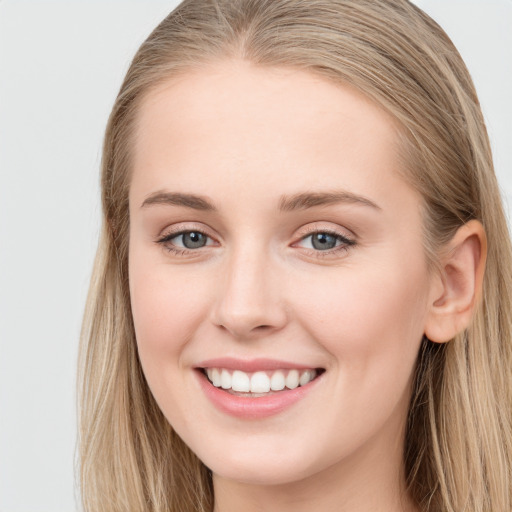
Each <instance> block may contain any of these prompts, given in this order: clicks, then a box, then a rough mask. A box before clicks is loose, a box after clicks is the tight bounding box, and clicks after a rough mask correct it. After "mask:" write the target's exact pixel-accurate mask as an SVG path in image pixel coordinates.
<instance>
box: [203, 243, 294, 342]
mask: <svg viewBox="0 0 512 512" xmlns="http://www.w3.org/2000/svg"><path fill="white" fill-rule="evenodd" d="M269 260H270V259H269V258H266V257H265V256H263V255H261V253H256V252H254V251H253V252H252V253H250V254H248V253H247V252H246V253H239V254H238V255H233V257H232V258H230V259H229V261H226V262H225V264H226V266H225V271H224V272H222V275H219V279H218V283H219V287H218V289H217V293H216V299H215V302H214V306H213V308H212V322H213V323H214V324H215V325H216V326H218V327H220V328H222V329H225V330H227V331H228V332H229V333H231V335H233V336H234V337H235V338H237V339H240V340H244V339H254V338H257V337H260V336H265V335H269V334H271V333H273V332H276V331H279V330H280V329H282V328H283V327H284V326H285V325H286V323H287V312H286V307H285V304H284V302H283V299H284V294H283V286H282V280H280V279H279V275H278V269H277V268H275V267H276V265H275V264H272V262H271V261H269Z"/></svg>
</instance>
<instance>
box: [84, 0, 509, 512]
mask: <svg viewBox="0 0 512 512" xmlns="http://www.w3.org/2000/svg"><path fill="white" fill-rule="evenodd" d="M226 58H241V59H245V60H248V61H250V62H251V63H254V64H255V65H259V66H286V67H293V68H298V69H303V70H304V71H307V72H310V73H315V74H317V75H320V76H322V77H325V79H327V80H331V81H333V82H335V83H340V84H351V85H352V86H353V87H356V88H357V89H358V90H360V91H361V92H363V93H364V94H366V95H367V96H368V97H370V98H372V99H373V100H374V101H375V102H376V103H378V104H379V105H381V106H382V107H383V108H385V109H386V110H387V111H388V112H389V113H390V114H391V115H392V116H393V117H394V118H395V119H396V120H397V121H398V123H399V124H400V126H401V139H402V140H401V149H402V156H403V158H404V162H405V168H406V169H407V172H406V173H404V178H405V179H407V180H409V182H410V183H411V184H412V185H413V186H414V187H415V188H416V189H417V190H418V191H419V192H420V193H421V195H422V196H423V210H424V226H425V227H424V229H425V250H426V252H427V255H428V256H429V261H430V262H431V263H432V268H435V263H436V254H438V250H439V248H440V247H441V246H442V245H443V244H444V243H445V242H447V241H448V240H449V239H450V238H451V236H452V235H453V234H454V232H455V231H456V230H457V229H458V228H459V227H460V226H461V225H462V224H464V223H465V222H467V221H469V220H470V219H478V220H479V221H481V222H482V223H483V225H484V227H485V230H486V233H487V237H488V251H489V252H488V259H487V270H486V274H485V278H484V284H483V293H482V298H481V302H480V304H479V306H478V309H477V311H476V313H475V316H474V322H473V323H472V325H471V327H470V328H468V329H467V330H466V331H465V332H464V333H462V334H460V335H459V336H457V337H456V338H455V339H454V340H452V341H451V342H450V343H448V344H446V345H437V344H434V343H432V342H430V341H428V340H426V339H425V340H424V341H423V344H422V348H421V350H420V353H419V356H418V363H417V369H416V380H415V386H414V391H413V396H412V399H411V406H410V412H409V417H408V424H407V433H406V444H405V447H404V467H405V470H406V477H407V483H408V491H409V493H410V494H411V496H412V498H413V499H414V500H415V502H416V503H417V504H418V506H419V507H420V509H421V510H424V511H429V512H441V511H443V512H464V511H467V512H484V511H485V512H510V510H512V496H511V489H512V482H511V478H512V477H511V474H512V467H511V465H512V427H511V410H512V389H511V383H512V375H511V372H512V249H511V244H510V234H509V231H508V228H507V222H506V219H505V215H504V212H503V209H502V205H501V200H500V193H499V188H498V185H497V182H496V178H495V175H494V171H493V164H492V157H491V151H490V147H489V142H488V137H487V133H486V129H485V125H484V121H483V118H482V114H481V111H480V107H479V103H478V99H477V96H476V93H475V90H474V87H473V84H472V81H471V78H470V76H469V73H468V71H467V69H466V67H465V65H464V63H463V61H462V59H461V57H460V55H459V54H458V52H457V50H456V49H455V47H454V46H453V44H452V43H451V41H450V40H449V38H448V36H447V35H446V34H445V33H444V32H443V30H442V29H441V28H440V27H439V26H438V25H437V24H436V23H435V22H434V21H433V20H431V19H430V18H429V17H428V16H427V15H426V14H425V13H423V12H422V11H421V10H420V9H418V8H417V7H415V6H414V5H413V4H411V3H409V2H408V1H407V0H185V1H184V2H182V3H181V4H180V5H179V6H178V7H177V8H176V9H175V10H174V11H173V12H172V13H171V14H170V15H169V16H168V17H167V18H166V19H165V20H164V21H163V22H162V23H161V24H160V25H159V26H158V27H157V28H156V29H155V30H154V31H153V33H152V34H151V35H150V36H149V38H148V39H147V40H146V41H145V42H144V44H143V45H142V46H141V48H140V49H139V51H138V53H137V54H136V56H135V58H134V60H133V62H132V64H131V66H130V69H129V70H128V73H127V75H126V78H125V80H124V83H123V84H122V87H121V90H120V92H119V95H118V97H117V100H116V102H115V105H114V107H113V110H112V114H111V116H110V119H109V122H108V127H107V130H106V135H105V144H104V152H103V163H102V201H103V229H102V235H101V240H100V243H99V248H98V252H97V257H96V262H95V266H94V271H93V276H92V281H91V288H90V293H89V297H88V302H87V308H86V314H85V318H84V324H83V332H82V341H81V356H80V364H79V390H78V391H79V404H80V412H79V428H80V434H79V457H80V460H79V463H80V484H81V490H82V498H83V504H84V508H85V510H86V511H88V512H101V511H105V512H107V511H108V512H116V511H123V512H128V511H139V512H140V511H148V512H164V511H166V512H168V511H175V512H177V511H182V512H191V511H204V512H206V511H211V510H212V508H213V488H212V482H211V475H210V473H209V471H208V469H207V468H205V467H204V465H203V464H202V463H201V462H200V461H199V460H198V459H197V457H196V456H195V455H194V454H193V453H191V451H190V450H189V449H188V447H187V446H186V445H185V444H184V443H183V442H182V441H181V439H180V438H179V437H178V436H177V435H176V434H175V433H174V432H173V430H172V427H171V426H170V425H169V424H168V422H167V421H166V419H165V418H164V416H163V414H162V413H161V411H160V410H159V408H158V406H157V405H156V402H155V400H154V399H153V397H152V395H151V393H150V391H149V389H148V386H147V384H146V381H145V378H144V375H143V373H142V370H141V366H140V363H139V360H138V356H137V348H136V340H135V335H134V329H133V325H132V317H131V311H130V297H129V291H128V269H127V261H128V249H127V246H128V227H129V217H128V188H129V180H130V160H131V155H130V148H131V147H132V146H133V144H132V133H133V126H134V121H135V119H136V117H137V112H138V109H139V107H140V104H141V100H142V98H143V97H144V96H145V95H146V94H147V93H148V92H149V91H150V90H152V89H153V88H154V87H156V85H157V84H159V83H161V82H162V81H164V80H168V79H169V78H171V77H174V76H176V75H178V74H179V73H186V72H187V71H188V70H191V69H194V68H200V67H201V66H202V65H204V64H205V63H208V62H212V61H214V60H215V59H226Z"/></svg>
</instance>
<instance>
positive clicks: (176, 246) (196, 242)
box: [157, 229, 215, 254]
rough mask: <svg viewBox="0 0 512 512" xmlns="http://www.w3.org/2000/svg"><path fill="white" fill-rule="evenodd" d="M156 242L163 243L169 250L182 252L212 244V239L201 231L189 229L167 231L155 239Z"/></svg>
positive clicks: (177, 252)
mask: <svg viewBox="0 0 512 512" xmlns="http://www.w3.org/2000/svg"><path fill="white" fill-rule="evenodd" d="M157 243H159V244H161V245H163V246H164V247H165V248H166V249H167V250H168V251H169V252H173V253H176V254H183V253H186V252H188V251H194V250H195V249H201V248H202V247H206V246H210V245H214V243H215V242H214V241H213V239H212V238H210V237H209V236H208V235H207V234H206V233H203V232H202V231H199V230H195V229H190V230H181V231H175V232H173V233H168V234H167V235H164V236H163V237H162V238H160V239H159V240H157Z"/></svg>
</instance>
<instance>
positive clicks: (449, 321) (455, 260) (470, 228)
mask: <svg viewBox="0 0 512 512" xmlns="http://www.w3.org/2000/svg"><path fill="white" fill-rule="evenodd" d="M486 258H487V237H486V235H485V230H484V228H483V226H482V224H481V223H480V222H478V221H477V220H472V221H470V222H468V223H467V224H464V225H463V226H462V227H460V228H459V229H458V230H457V232H456V233H455V235H454V236H453V238H452V239H451V240H450V242H449V243H448V244H447V245H446V247H445V248H444V249H443V251H442V254H441V256H440V260H441V272H440V273H439V274H438V275H436V276H435V278H434V281H433V282H432V287H431V292H432V293H431V297H430V299H429V300H430V302H429V304H430V309H429V312H428V316H427V322H426V325H425V335H426V336H427V338H428V339H429V340H431V341H434V342H437V343H445V342H447V341H450V340H452V339H453V338H454V337H455V336H456V335H457V334H459V333H461V332H462V331H464V329H466V328H467V327H468V326H469V324H470V322H471V318H472V316H473V312H474V309H475V306H476V305H477V304H478V301H479V299H480V295H481V291H482V284H483V279H484V273H485V261H486Z"/></svg>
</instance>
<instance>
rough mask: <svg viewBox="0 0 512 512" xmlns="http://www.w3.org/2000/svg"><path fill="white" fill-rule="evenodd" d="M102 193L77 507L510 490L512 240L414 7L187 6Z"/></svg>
mask: <svg viewBox="0 0 512 512" xmlns="http://www.w3.org/2000/svg"><path fill="white" fill-rule="evenodd" d="M102 191H103V208H104V229H103V234H102V238H101V241H100V246H99V249H98V255H97V260H96V265H95V269H94V274H93V279H92V285H91V292H90V297H89V302H88V310H87V314H86V318H85V321H84V332H83V347H82V362H81V368H82V371H81V376H80V381H81V397H80V400H81V404H82V408H81V421H80V428H81V439H80V445H81V446H80V454H81V484H82V494H83V501H84V506H85V509H86V510H91V511H92V510H94V511H99V510H105V511H106V510H109V511H112V510H151V511H163V510H177V511H178V510H180V511H192V510H204V511H211V510H214V511H215V512H229V511H231V510H240V509H242V510H247V511H251V510H279V511H286V510H292V509H293V510H294V511H296V510H299V511H300V510H314V509H316V510H346V511H356V510H386V511H388V510H393V511H394V510H396V511H399V510H400V511H402V510H404V511H419V510H425V511H453V512H460V511H463V510H467V511H472V512H475V511H480V512H483V511H493V512H495V511H503V512H505V511H508V510H510V508H511V505H512V503H511V488H512V486H511V482H510V470H511V461H512V457H511V455H512V450H511V424H510V404H511V403H512V399H511V398H512V397H511V396H510V394H511V386H510V384H511V374H510V368H511V363H512V361H511V359H512V358H511V344H510V341H511V336H512V333H511V325H512V319H511V293H512V291H511V283H512V276H511V268H512V266H511V246H510V238H509V234H508V230H507V225H506V221H505V217H504V214H503V209H502V206H501V202H500V197H499V191H498V187H497V184H496V180H495V176H494V173H493V170H492V158H491V153H490V149H489V143H488V140H487V135H486V131H485V126H484V123H483V119H482V115H481V112H480V108H479V105H478V100H477V98H476V94H475V92H474V88H473V86H472V83H471V79H470V77H469V74H468V72H467V70H466V68H465V66H464V64H463V62H462V60H461V58H460V56H459V55H458V53H457V51H456V49H455V48H454V47H453V45H452V43H451V42H450V41H449V39H448V37H447V36H446V35H445V34H444V32H443V31H442V30H441V29H440V28H439V27H438V26H437V25H436V24H435V23H434V22H433V21H432V20H431V19H430V18H428V17H427V16H426V15H425V14H424V13H423V12H422V11H420V10H419V9H418V8H417V7H415V6H413V5H412V4H410V3H409V2H407V1H404V0H379V1H377V2H376V1H371V2H366V1H360V0H359V1H348V0H347V1H344V0H318V1H316V0H313V1H311V0H308V1H291V0H272V1H270V0H252V1H251V0H237V1H231V0H230V1H227V0H226V1H223V0H216V1H211V2H210V1H209V2H202V1H197V0H189V1H185V2H183V3H182V4H181V5H180V6H179V7H178V8H177V9H176V10H175V11H173V13H171V14H170V15H169V16H168V17H167V18H166V19H165V20H164V21H163V22H162V23H161V24H160V25H159V27H157V28H156V29H155V31H154V32H153V33H152V34H151V35H150V36H149V38H148V39H147V41H146V42H145V43H144V44H143V45H142V47H141V48H140V50H139V52H138V53H137V55H136V56H135V58H134V61H133V62H132V65H131V67H130V69H129V70H128V73H127V76H126V78H125V81H124V83H123V85H122V87H121V91H120V93H119V96H118V98H117V101H116V103H115V105H114V108H113V112H112V114H111V117H110V120H109V125H108V127H107V132H106V138H105V149H104V157H103V175H102Z"/></svg>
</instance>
